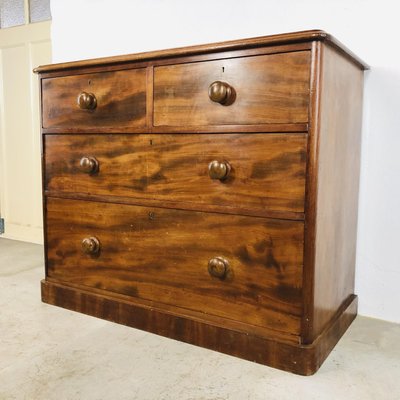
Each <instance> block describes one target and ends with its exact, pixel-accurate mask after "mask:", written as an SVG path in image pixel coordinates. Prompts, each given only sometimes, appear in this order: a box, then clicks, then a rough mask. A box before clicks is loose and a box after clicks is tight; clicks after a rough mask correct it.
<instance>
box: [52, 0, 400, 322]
mask: <svg viewBox="0 0 400 400" xmlns="http://www.w3.org/2000/svg"><path fill="white" fill-rule="evenodd" d="M396 5H397V1H395V0H392V1H391V0H381V1H379V2H378V1H376V0H352V1H348V0H335V1H333V0H330V1H321V0H302V1H296V0H270V1H265V0H243V1H232V0H202V1H198V0H186V1H185V0H152V1H149V0H136V1H132V0H97V1H96V0H69V1H64V0H51V8H52V16H53V25H52V29H53V30H52V40H53V58H54V62H62V61H67V60H68V61H70V60H77V59H85V58H93V57H100V56H110V55H116V54H125V53H135V52H140V51H148V50H154V49H162V48H170V47H177V46H184V45H191V44H199V43H207V42H213V41H221V40H228V39H236V38H245V37H252V36H261V35H267V34H274V33H281V32H290V31H296V30H304V29H314V28H318V29H324V30H326V31H328V32H329V33H332V34H333V35H334V36H336V37H337V38H338V39H339V40H341V41H342V42H344V43H345V44H346V45H347V46H348V47H349V48H350V49H351V50H352V51H354V52H355V53H356V54H357V55H358V56H360V57H361V58H363V59H364V60H365V61H366V62H367V63H369V64H370V65H371V68H372V69H371V71H370V72H367V73H366V81H365V106H364V123H363V126H364V127H363V152H362V170H361V193H360V211H359V236H358V252H357V278H356V292H357V293H358V295H359V299H360V308H359V311H360V314H363V315H368V316H372V317H376V318H382V319H386V320H390V321H396V322H400V307H399V306H400V289H399V284H400V257H399V252H398V248H397V246H398V245H399V247H400V243H398V242H397V241H398V240H400V207H399V206H400V201H399V200H400V185H399V178H400V176H399V172H400V157H399V156H398V153H399V148H400V132H399V127H400V51H399V43H398V39H399V38H400V34H399V30H398V13H397V7H396Z"/></svg>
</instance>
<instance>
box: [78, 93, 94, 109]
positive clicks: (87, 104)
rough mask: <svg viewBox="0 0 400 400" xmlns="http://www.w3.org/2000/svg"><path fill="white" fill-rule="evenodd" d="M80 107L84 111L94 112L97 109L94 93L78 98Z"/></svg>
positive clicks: (84, 94)
mask: <svg viewBox="0 0 400 400" xmlns="http://www.w3.org/2000/svg"><path fill="white" fill-rule="evenodd" d="M78 106H79V107H80V108H81V109H82V110H94V109H95V108H96V107H97V99H96V96H95V95H94V94H93V93H87V92H82V93H80V94H79V96H78Z"/></svg>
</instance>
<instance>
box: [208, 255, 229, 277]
mask: <svg viewBox="0 0 400 400" xmlns="http://www.w3.org/2000/svg"><path fill="white" fill-rule="evenodd" d="M228 269H229V261H228V260H226V259H225V258H223V257H214V258H212V259H211V260H210V261H209V262H208V273H209V274H210V275H211V276H214V277H215V278H219V279H225V277H226V275H227V273H228Z"/></svg>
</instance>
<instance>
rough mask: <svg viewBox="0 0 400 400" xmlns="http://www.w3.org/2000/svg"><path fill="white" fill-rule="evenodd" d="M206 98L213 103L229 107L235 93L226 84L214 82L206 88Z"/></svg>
mask: <svg viewBox="0 0 400 400" xmlns="http://www.w3.org/2000/svg"><path fill="white" fill-rule="evenodd" d="M208 97H209V98H210V100H211V101H214V102H215V103H219V104H222V105H230V104H232V102H233V100H234V97H235V91H234V90H233V88H232V87H231V86H230V85H229V84H227V83H226V82H221V81H215V82H213V83H212V84H211V85H210V86H209V88H208Z"/></svg>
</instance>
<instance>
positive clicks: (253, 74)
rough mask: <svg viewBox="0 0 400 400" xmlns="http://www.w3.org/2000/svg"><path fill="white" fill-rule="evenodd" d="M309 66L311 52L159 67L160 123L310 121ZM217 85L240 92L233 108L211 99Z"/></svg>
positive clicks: (156, 72)
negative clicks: (211, 86) (209, 91)
mask: <svg viewBox="0 0 400 400" xmlns="http://www.w3.org/2000/svg"><path fill="white" fill-rule="evenodd" d="M309 67H310V52H309V51H299V52H293V53H283V54H271V55H264V56H255V57H247V58H239V59H228V60H214V61H207V62H201V63H189V64H177V65H171V66H161V67H155V68H154V125H155V126H197V125H199V126H204V125H236V124H238V125H240V124H268V123H306V122H307V121H308V99H309V78H310V76H309ZM214 81H223V82H227V83H228V84H229V85H230V86H232V87H233V88H234V90H235V91H236V100H235V101H234V103H233V104H231V105H229V106H223V105H220V104H217V103H214V102H212V101H211V100H210V99H209V97H208V87H209V86H210V84H211V83H212V82H214Z"/></svg>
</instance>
